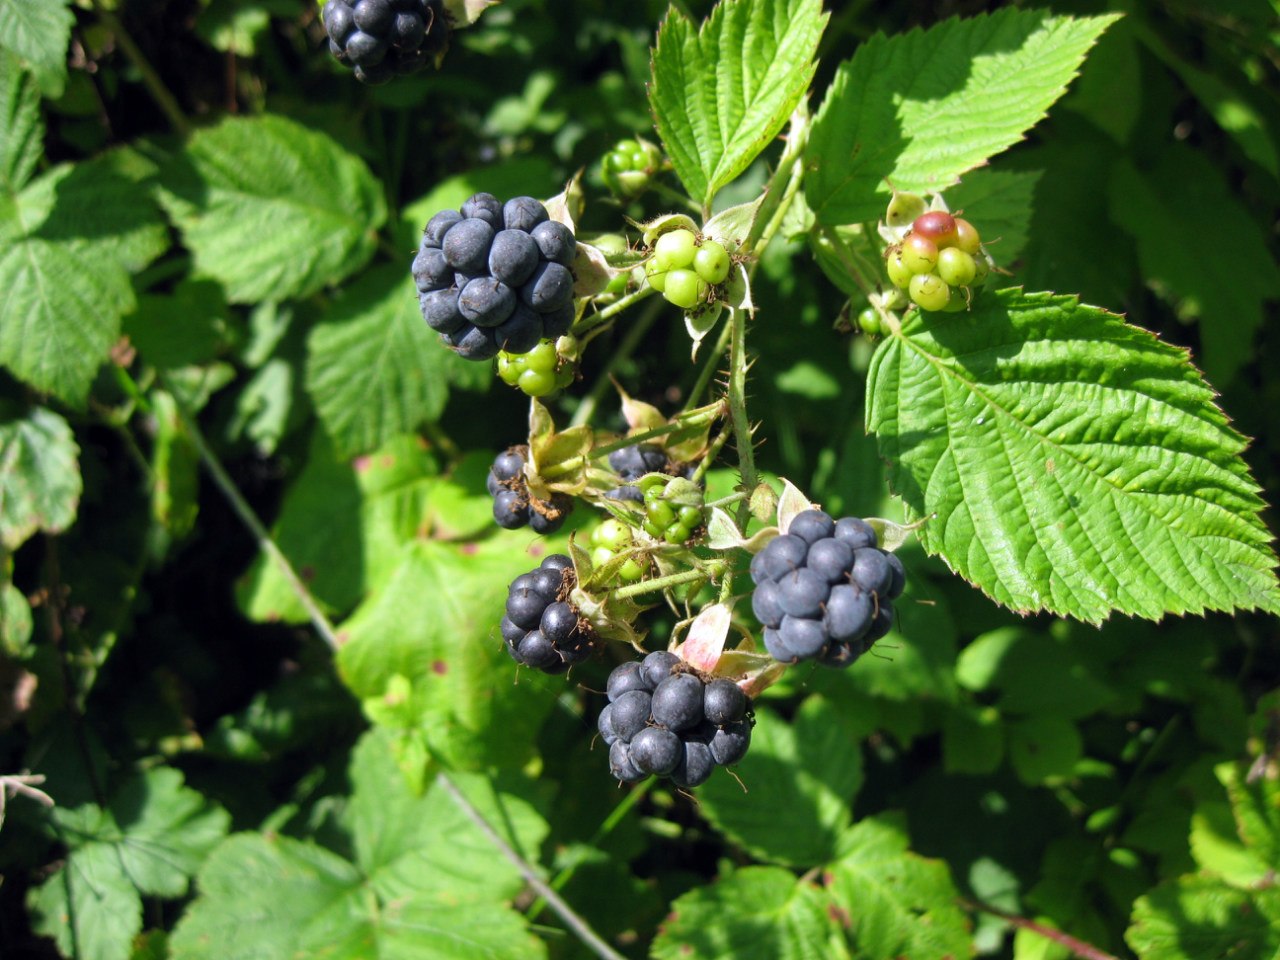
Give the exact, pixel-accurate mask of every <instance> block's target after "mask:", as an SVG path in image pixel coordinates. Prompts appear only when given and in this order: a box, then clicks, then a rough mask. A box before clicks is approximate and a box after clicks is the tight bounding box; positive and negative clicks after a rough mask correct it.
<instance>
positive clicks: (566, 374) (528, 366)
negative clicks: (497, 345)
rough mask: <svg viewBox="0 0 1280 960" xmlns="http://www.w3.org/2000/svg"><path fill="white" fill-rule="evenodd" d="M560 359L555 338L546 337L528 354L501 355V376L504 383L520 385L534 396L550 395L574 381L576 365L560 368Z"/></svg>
mask: <svg viewBox="0 0 1280 960" xmlns="http://www.w3.org/2000/svg"><path fill="white" fill-rule="evenodd" d="M559 362H560V358H559V357H558V356H556V345H555V342H554V341H552V340H543V341H542V342H541V343H539V344H538V345H537V346H536V347H534V348H533V349H532V350H530V351H529V352H528V353H510V352H508V351H506V350H503V351H501V352H500V353H499V354H498V376H499V377H500V378H501V379H502V382H503V383H506V384H509V385H510V386H513V387H519V388H520V389H521V390H522V391H524V393H526V394H528V395H529V396H531V397H546V396H549V395H550V394H553V393H555V392H556V391H557V390H563V389H564V388H565V387H567V386H568V385H569V384H571V383H572V382H573V368H572V367H571V366H569V365H568V364H566V365H565V366H564V367H563V368H561V369H557V365H558V364H559Z"/></svg>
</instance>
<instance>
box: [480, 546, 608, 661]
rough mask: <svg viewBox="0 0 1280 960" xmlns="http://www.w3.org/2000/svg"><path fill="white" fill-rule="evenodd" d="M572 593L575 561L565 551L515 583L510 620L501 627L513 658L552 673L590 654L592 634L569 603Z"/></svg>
mask: <svg viewBox="0 0 1280 960" xmlns="http://www.w3.org/2000/svg"><path fill="white" fill-rule="evenodd" d="M572 589H573V562H572V561H571V560H570V559H569V558H568V557H566V556H565V555H564V554H562V553H554V554H552V555H551V556H549V557H546V558H545V559H544V560H543V561H542V563H541V564H539V566H538V567H537V568H536V569H534V570H531V571H530V572H529V573H525V574H521V575H520V576H518V577H516V578H515V579H514V580H512V581H511V585H510V586H509V587H508V588H507V612H506V616H504V617H503V618H502V622H501V623H500V624H499V629H500V630H501V631H502V640H503V642H504V643H505V644H506V646H507V653H509V654H511V659H513V660H514V661H516V663H520V664H524V665H525V666H526V667H533V668H534V669H535V670H541V671H542V672H543V673H553V674H554V673H564V672H565V671H566V670H568V669H569V668H570V667H571V666H573V665H574V664H575V663H581V662H582V661H583V660H585V659H587V657H589V656H590V655H591V645H592V636H591V633H590V631H589V629H584V627H583V624H582V622H581V621H580V618H579V617H578V611H577V610H575V609H574V608H573V605H572V604H570V603H569V602H568V597H569V593H570V591H571V590H572Z"/></svg>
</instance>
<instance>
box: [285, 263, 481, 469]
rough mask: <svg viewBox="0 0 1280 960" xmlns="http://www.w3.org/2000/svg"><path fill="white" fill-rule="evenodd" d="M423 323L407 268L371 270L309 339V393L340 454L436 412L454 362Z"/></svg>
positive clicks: (378, 441)
mask: <svg viewBox="0 0 1280 960" xmlns="http://www.w3.org/2000/svg"><path fill="white" fill-rule="evenodd" d="M439 341H440V338H439V337H438V336H437V335H436V334H434V333H432V331H431V329H430V328H429V327H428V326H427V325H426V324H425V323H423V322H422V314H421V313H420V312H419V309H418V300H417V292H416V291H415V289H414V286H413V280H412V278H411V277H410V276H409V271H408V270H407V269H404V268H403V267H395V266H387V267H381V268H379V269H376V270H372V271H370V272H369V273H368V274H366V275H365V276H363V277H361V278H360V279H359V280H358V281H356V282H355V283H353V284H352V285H351V287H350V288H349V289H347V290H345V291H343V294H342V296H341V297H340V298H338V300H337V301H336V303H335V304H334V306H333V309H332V310H331V311H330V314H329V318H328V319H327V320H326V321H325V322H324V323H322V324H320V325H319V326H317V327H316V328H315V330H314V331H312V333H311V336H310V338H309V339H308V341H307V392H308V393H310V394H311V399H312V401H313V402H314V403H315V405H316V411H317V412H318V413H319V415H320V420H321V422H322V423H324V425H325V429H326V430H327V431H328V433H329V436H330V437H331V438H332V439H333V442H334V446H335V447H337V449H338V453H339V454H340V455H342V456H351V455H354V454H358V453H365V452H367V451H369V450H373V449H374V448H376V447H379V446H381V445H382V444H384V443H386V442H387V441H388V440H390V439H391V438H392V437H395V436H398V435H399V434H403V433H410V432H412V431H413V430H415V429H417V428H418V427H419V426H421V425H422V423H423V422H424V421H427V420H431V419H434V418H435V417H437V416H439V414H440V411H441V410H443V409H444V404H445V401H446V400H447V399H448V398H449V387H448V381H449V380H450V379H451V378H452V370H453V368H454V367H456V366H459V365H461V364H463V363H466V362H467V361H464V360H459V359H458V358H457V357H456V356H454V355H453V354H452V353H451V352H450V351H449V350H448V349H447V348H446V347H444V346H443V345H442V344H441V343H440V342H439Z"/></svg>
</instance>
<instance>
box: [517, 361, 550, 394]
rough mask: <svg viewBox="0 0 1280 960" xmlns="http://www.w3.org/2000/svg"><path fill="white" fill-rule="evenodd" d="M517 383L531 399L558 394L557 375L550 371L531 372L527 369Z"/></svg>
mask: <svg viewBox="0 0 1280 960" xmlns="http://www.w3.org/2000/svg"><path fill="white" fill-rule="evenodd" d="M516 383H517V385H518V386H519V387H520V389H521V390H523V391H524V392H525V393H527V394H528V395H529V396H531V397H545V396H547V395H548V394H551V393H555V392H556V375H555V373H553V372H552V371H550V370H530V369H529V368H527V367H526V368H525V370H524V372H523V373H521V374H520V379H519V380H517V381H516Z"/></svg>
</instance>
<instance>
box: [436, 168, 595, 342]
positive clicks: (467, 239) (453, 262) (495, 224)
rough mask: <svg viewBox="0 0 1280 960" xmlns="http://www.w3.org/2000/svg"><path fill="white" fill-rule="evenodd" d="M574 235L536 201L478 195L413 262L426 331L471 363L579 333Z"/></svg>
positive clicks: (440, 225) (444, 221)
mask: <svg viewBox="0 0 1280 960" xmlns="http://www.w3.org/2000/svg"><path fill="white" fill-rule="evenodd" d="M576 250H577V241H576V240H575V238H574V235H573V231H572V230H570V229H569V228H568V227H566V226H565V225H564V224H563V223H558V222H557V221H555V220H552V219H550V218H549V216H548V215H547V208H546V207H544V206H543V205H542V204H541V203H539V202H538V201H537V200H534V199H533V198H532V197H516V198H515V199H514V200H508V201H507V202H506V203H505V204H504V203H502V202H501V201H500V200H498V198H497V197H495V196H494V195H493V194H491V193H477V194H476V195H475V196H473V197H471V199H469V200H467V202H466V203H464V204H463V205H462V207H461V209H459V210H442V211H440V212H439V213H437V214H436V215H435V216H434V217H432V218H431V220H430V221H429V222H428V223H427V226H426V229H425V230H424V231H423V232H422V244H421V246H420V247H419V248H418V255H417V256H416V257H415V258H414V260H413V279H414V283H416V284H417V287H418V304H419V306H420V307H421V308H422V318H423V319H424V320H426V321H427V326H429V327H431V329H432V330H435V331H436V332H437V333H439V334H440V337H441V339H442V340H443V341H444V342H445V344H446V345H448V346H449V347H451V348H452V349H453V350H454V351H455V352H456V353H457V354H458V356H460V357H463V358H464V359H466V360H489V359H492V358H493V357H495V356H497V353H498V351H499V350H505V351H506V352H507V353H528V352H529V351H530V350H532V349H533V348H534V347H536V346H537V345H538V344H539V343H540V342H541V341H542V340H554V339H555V338H557V337H560V336H563V335H564V334H566V333H568V332H569V328H570V327H572V326H573V320H574V308H573V283H574V280H573V273H572V272H571V271H570V270H569V266H570V264H572V263H573V259H574V256H575V254H576Z"/></svg>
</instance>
